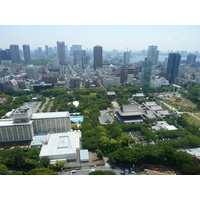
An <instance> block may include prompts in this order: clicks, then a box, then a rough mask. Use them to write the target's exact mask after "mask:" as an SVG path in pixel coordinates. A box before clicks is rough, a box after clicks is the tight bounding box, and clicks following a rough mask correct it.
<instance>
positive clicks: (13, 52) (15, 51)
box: [10, 45, 20, 63]
mask: <svg viewBox="0 0 200 200" xmlns="http://www.w3.org/2000/svg"><path fill="white" fill-rule="evenodd" d="M10 57H11V61H12V63H20V53H19V46H18V45H10Z"/></svg>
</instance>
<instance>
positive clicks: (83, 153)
mask: <svg viewBox="0 0 200 200" xmlns="http://www.w3.org/2000/svg"><path fill="white" fill-rule="evenodd" d="M80 161H81V162H88V161H89V154H88V150H87V149H81V150H80Z"/></svg>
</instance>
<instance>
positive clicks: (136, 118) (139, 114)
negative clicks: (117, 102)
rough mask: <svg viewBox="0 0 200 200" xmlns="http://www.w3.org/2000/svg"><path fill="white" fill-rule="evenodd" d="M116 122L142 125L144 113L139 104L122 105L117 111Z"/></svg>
mask: <svg viewBox="0 0 200 200" xmlns="http://www.w3.org/2000/svg"><path fill="white" fill-rule="evenodd" d="M115 117H116V120H117V121H118V122H119V123H122V124H141V123H143V119H144V111H143V110H142V108H141V107H140V106H139V105H138V104H129V105H122V106H121V107H120V108H117V109H116V115H115Z"/></svg>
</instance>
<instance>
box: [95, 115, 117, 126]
mask: <svg viewBox="0 0 200 200" xmlns="http://www.w3.org/2000/svg"><path fill="white" fill-rule="evenodd" d="M113 121H114V120H113V118H112V117H111V116H110V115H108V114H104V115H102V116H100V117H99V123H100V124H110V123H112V122H113Z"/></svg>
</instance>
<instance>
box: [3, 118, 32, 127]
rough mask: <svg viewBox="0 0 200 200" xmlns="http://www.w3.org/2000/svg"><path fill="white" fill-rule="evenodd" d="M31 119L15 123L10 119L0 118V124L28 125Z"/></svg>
mask: <svg viewBox="0 0 200 200" xmlns="http://www.w3.org/2000/svg"><path fill="white" fill-rule="evenodd" d="M32 123H33V121H31V120H30V121H28V122H23V123H15V122H14V121H13V120H12V119H1V120H0V126H22V125H30V124H32Z"/></svg>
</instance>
